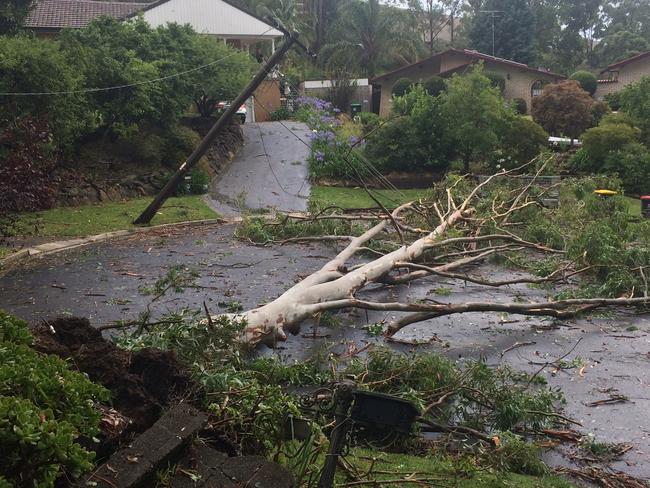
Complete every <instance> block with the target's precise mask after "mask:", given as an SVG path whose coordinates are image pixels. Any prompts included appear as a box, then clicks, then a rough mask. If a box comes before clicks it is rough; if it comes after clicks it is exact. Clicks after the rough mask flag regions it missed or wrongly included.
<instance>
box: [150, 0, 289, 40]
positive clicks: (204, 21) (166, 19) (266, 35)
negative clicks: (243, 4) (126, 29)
mask: <svg viewBox="0 0 650 488" xmlns="http://www.w3.org/2000/svg"><path fill="white" fill-rule="evenodd" d="M142 15H143V17H144V20H145V21H147V23H148V24H149V25H151V26H152V27H158V26H164V25H167V23H170V22H176V23H178V24H181V25H183V24H189V25H191V26H192V28H193V29H194V30H195V31H197V32H200V33H202V34H210V35H213V36H217V37H222V38H226V39H227V38H232V39H273V38H276V37H281V36H282V35H283V34H282V32H280V31H279V30H278V29H276V28H274V27H272V26H271V25H269V24H267V23H266V22H264V21H262V20H261V19H259V18H257V17H255V16H254V15H251V14H249V13H247V12H244V11H243V10H240V9H239V8H237V7H235V6H233V5H231V4H230V3H228V2H225V1H223V0H167V1H159V2H156V3H154V4H152V5H150V6H149V7H148V8H146V9H144V12H143V14H142Z"/></svg>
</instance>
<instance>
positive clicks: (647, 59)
mask: <svg viewBox="0 0 650 488" xmlns="http://www.w3.org/2000/svg"><path fill="white" fill-rule="evenodd" d="M644 76H650V51H646V52H644V53H641V54H637V55H636V56H632V57H630V58H627V59H624V60H623V61H619V62H617V63H614V64H610V65H609V66H607V67H606V68H605V69H603V70H602V71H601V72H600V75H599V77H598V88H597V89H596V93H595V95H594V96H595V98H597V99H598V100H602V99H603V98H605V96H606V95H609V94H611V93H616V92H619V91H621V90H622V89H623V88H625V87H626V86H627V85H629V84H630V83H635V82H637V81H639V80H640V79H641V78H643V77H644Z"/></svg>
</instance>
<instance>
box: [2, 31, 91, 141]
mask: <svg viewBox="0 0 650 488" xmlns="http://www.w3.org/2000/svg"><path fill="white" fill-rule="evenodd" d="M83 84H84V79H83V75H82V73H80V72H79V70H77V69H74V68H73V67H72V66H70V64H69V63H68V61H67V59H66V55H65V53H64V52H62V50H61V49H60V47H59V44H58V43H57V42H54V41H51V40H42V39H32V38H27V37H13V38H12V37H0V92H58V91H69V90H77V89H80V88H82V87H83ZM0 112H1V113H2V114H3V115H2V118H8V119H12V118H17V117H29V118H32V119H43V120H46V121H48V122H49V123H50V128H51V130H52V133H53V134H54V137H55V138H56V142H57V143H59V144H61V145H64V146H69V145H71V144H72V143H73V142H74V140H75V139H76V138H78V137H80V136H81V135H83V134H85V133H88V132H92V130H94V128H95V125H96V121H95V120H94V117H93V115H92V113H91V111H90V110H89V108H88V106H87V105H86V100H85V98H84V97H83V96H82V95H76V94H69V95H55V96H26V97H11V96H8V97H5V96H3V97H0Z"/></svg>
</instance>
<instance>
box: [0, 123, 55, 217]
mask: <svg viewBox="0 0 650 488" xmlns="http://www.w3.org/2000/svg"><path fill="white" fill-rule="evenodd" d="M0 161H2V164H0V195H2V197H1V198H0V214H3V215H4V214H6V213H13V212H24V211H28V210H42V209H46V208H50V207H51V206H52V205H53V204H54V196H55V192H56V180H55V179H54V178H53V177H52V170H53V169H54V167H55V166H56V159H55V155H54V153H53V149H52V135H51V133H50V131H49V126H48V124H47V123H46V122H45V120H44V119H42V118H41V119H32V118H27V117H25V118H19V119H17V120H15V121H13V122H9V121H6V120H5V121H0Z"/></svg>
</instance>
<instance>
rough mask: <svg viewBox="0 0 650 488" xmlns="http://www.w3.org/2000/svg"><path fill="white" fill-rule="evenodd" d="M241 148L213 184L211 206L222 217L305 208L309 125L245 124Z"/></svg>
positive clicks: (289, 122) (280, 123)
mask: <svg viewBox="0 0 650 488" xmlns="http://www.w3.org/2000/svg"><path fill="white" fill-rule="evenodd" d="M242 130H243V132H244V147H242V149H241V150H240V151H239V154H238V155H237V157H236V158H235V159H234V160H233V161H232V162H231V163H230V165H229V166H228V167H227V168H226V170H225V171H224V172H223V173H222V174H221V175H219V176H217V177H216V178H215V180H214V182H213V184H212V192H211V195H210V196H211V199H210V202H209V203H210V205H211V206H212V207H213V208H214V209H215V210H216V211H217V212H219V213H220V214H222V215H224V216H234V215H238V214H239V213H241V209H242V207H244V208H246V209H249V210H258V209H276V210H281V211H285V212H288V211H304V210H307V200H308V198H309V190H310V186H309V182H308V181H307V178H308V172H307V157H308V156H309V139H308V134H309V132H310V131H309V128H308V127H307V126H306V125H305V124H302V123H299V122H292V121H283V122H260V123H251V124H244V125H243V126H242Z"/></svg>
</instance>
